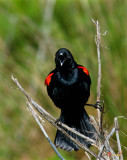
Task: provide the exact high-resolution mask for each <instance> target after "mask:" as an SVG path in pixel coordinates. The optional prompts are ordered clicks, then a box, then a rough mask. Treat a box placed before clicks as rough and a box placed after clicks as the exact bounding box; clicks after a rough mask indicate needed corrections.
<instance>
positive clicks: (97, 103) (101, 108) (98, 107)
mask: <svg viewBox="0 0 127 160" xmlns="http://www.w3.org/2000/svg"><path fill="white" fill-rule="evenodd" d="M100 103H103V101H97V102H96V103H95V104H86V105H88V106H92V107H94V108H96V109H99V110H100V111H101V112H103V106H102V105H101V104H100Z"/></svg>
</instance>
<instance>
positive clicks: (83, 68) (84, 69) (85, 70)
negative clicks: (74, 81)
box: [78, 66, 89, 76]
mask: <svg viewBox="0 0 127 160" xmlns="http://www.w3.org/2000/svg"><path fill="white" fill-rule="evenodd" d="M78 68H81V69H82V70H83V72H84V73H86V74H87V76H88V75H89V71H88V69H87V68H85V67H83V66H78Z"/></svg>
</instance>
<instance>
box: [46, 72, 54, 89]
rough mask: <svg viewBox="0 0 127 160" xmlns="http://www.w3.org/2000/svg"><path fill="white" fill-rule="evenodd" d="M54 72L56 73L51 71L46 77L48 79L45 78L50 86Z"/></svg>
mask: <svg viewBox="0 0 127 160" xmlns="http://www.w3.org/2000/svg"><path fill="white" fill-rule="evenodd" d="M53 74H54V73H50V74H49V75H48V76H47V77H46V79H45V85H47V86H49V84H50V81H51V77H52V75H53Z"/></svg>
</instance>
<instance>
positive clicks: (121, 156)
mask: <svg viewBox="0 0 127 160" xmlns="http://www.w3.org/2000/svg"><path fill="white" fill-rule="evenodd" d="M114 123H115V129H116V139H117V145H118V151H119V157H120V160H123V155H122V150H121V144H120V139H119V124H118V118H117V117H115V118H114Z"/></svg>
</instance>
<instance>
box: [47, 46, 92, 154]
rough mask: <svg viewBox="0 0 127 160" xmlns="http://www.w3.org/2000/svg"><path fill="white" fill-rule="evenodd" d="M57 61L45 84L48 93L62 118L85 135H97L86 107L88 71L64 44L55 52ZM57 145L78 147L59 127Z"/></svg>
mask: <svg viewBox="0 0 127 160" xmlns="http://www.w3.org/2000/svg"><path fill="white" fill-rule="evenodd" d="M55 63H56V68H55V69H54V70H53V71H51V72H50V73H49V75H48V76H47V78H46V79H45V84H46V85H47V91H48V95H49V97H50V98H51V99H52V101H53V102H54V104H55V105H56V107H58V108H60V109H61V115H60V118H59V120H60V121H61V122H62V123H65V124H67V125H68V126H69V127H72V128H74V129H75V130H76V131H78V132H80V133H82V134H83V135H85V136H87V137H90V138H92V139H95V136H94V135H95V129H94V127H93V125H92V124H91V123H90V119H89V116H88V114H87V113H86V111H85V109H84V106H85V104H86V102H87V101H88V98H89V96H90V85H91V79H90V76H89V71H88V70H87V68H85V67H83V66H81V65H78V64H77V63H76V62H75V60H74V58H73V56H72V54H71V52H70V51H69V50H67V49H65V48H61V49H59V50H58V51H57V52H56V56H55ZM66 131H67V130H66ZM67 132H68V134H69V135H71V136H72V137H73V138H75V139H76V140H78V141H80V143H82V144H83V145H85V146H86V147H90V145H91V143H90V142H88V141H86V140H84V139H83V138H81V137H79V136H77V135H75V134H74V133H72V132H70V131H67ZM55 145H56V146H57V147H60V148H61V149H64V150H67V151H72V150H75V151H77V150H78V149H79V147H78V146H77V145H76V144H75V143H74V142H72V141H71V140H70V139H69V138H67V137H66V136H65V135H64V134H63V133H62V132H60V131H58V130H57V133H56V137H55Z"/></svg>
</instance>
